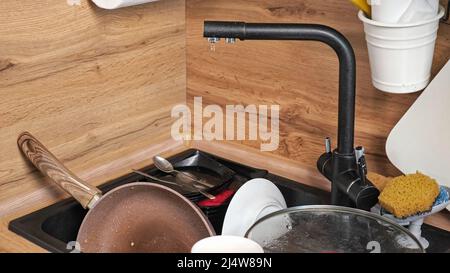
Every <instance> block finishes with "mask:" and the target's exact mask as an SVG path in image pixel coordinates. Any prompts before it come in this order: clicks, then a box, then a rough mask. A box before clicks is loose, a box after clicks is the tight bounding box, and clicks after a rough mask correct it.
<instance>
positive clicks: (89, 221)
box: [17, 132, 215, 253]
mask: <svg viewBox="0 0 450 273" xmlns="http://www.w3.org/2000/svg"><path fill="white" fill-rule="evenodd" d="M17 143H18V146H19V148H20V149H21V150H22V152H23V154H24V155H25V156H26V158H27V159H28V160H30V161H31V162H32V163H33V165H34V166H35V167H36V168H37V169H38V170H39V171H40V172H41V173H42V174H44V175H45V176H47V177H48V178H49V179H50V180H51V181H53V182H54V183H56V184H57V185H58V186H59V187H61V188H62V189H63V190H65V191H66V192H67V193H69V194H71V195H72V196H73V197H74V198H75V199H76V200H77V201H78V202H79V203H80V204H81V205H82V206H83V208H85V209H89V212H88V213H87V215H86V216H85V218H84V220H83V222H82V224H81V227H80V228H79V231H78V236H77V242H78V243H79V244H80V247H81V249H80V250H81V251H82V252H185V253H189V252H190V251H191V248H192V246H193V245H194V244H195V243H196V242H197V241H199V240H201V239H203V238H206V237H209V236H213V235H215V232H214V230H213V228H212V226H211V224H210V222H209V220H208V218H206V216H205V215H204V214H203V213H202V211H201V210H200V209H199V208H198V207H197V206H196V205H194V204H193V203H192V202H190V201H189V200H188V199H187V198H185V197H184V196H183V195H181V194H180V193H178V192H176V191H174V190H172V189H170V188H167V187H165V186H162V185H158V184H155V183H148V182H136V183H129V184H125V185H123V186H119V187H117V188H114V189H112V190H111V191H109V192H108V193H106V194H104V195H103V194H102V192H101V191H100V190H99V189H97V188H96V187H94V186H92V185H90V184H88V183H87V182H85V181H83V180H82V179H80V178H79V177H77V176H76V175H75V174H73V173H72V172H71V171H70V170H68V169H67V168H66V167H65V166H64V165H63V164H62V163H61V162H60V161H59V160H58V159H57V158H56V157H55V156H54V155H53V154H52V153H51V152H49V151H48V150H47V148H46V147H45V146H44V145H43V144H41V143H40V142H39V141H38V140H37V139H36V138H34V137H33V136H32V135H31V134H30V133H26V132H25V133H22V134H21V135H20V136H19V138H18V141H17Z"/></svg>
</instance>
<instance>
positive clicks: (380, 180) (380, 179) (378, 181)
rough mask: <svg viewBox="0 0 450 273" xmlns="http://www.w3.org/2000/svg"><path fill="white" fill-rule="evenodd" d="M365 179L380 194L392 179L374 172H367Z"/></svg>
mask: <svg viewBox="0 0 450 273" xmlns="http://www.w3.org/2000/svg"><path fill="white" fill-rule="evenodd" d="M367 178H368V179H369V181H370V182H372V184H373V185H374V186H375V188H377V189H378V190H379V191H380V192H382V191H383V190H384V187H386V184H387V183H388V182H389V181H391V180H392V179H393V178H392V177H386V176H383V175H381V174H378V173H374V172H368V173H367Z"/></svg>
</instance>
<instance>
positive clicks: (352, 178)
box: [203, 21, 379, 210]
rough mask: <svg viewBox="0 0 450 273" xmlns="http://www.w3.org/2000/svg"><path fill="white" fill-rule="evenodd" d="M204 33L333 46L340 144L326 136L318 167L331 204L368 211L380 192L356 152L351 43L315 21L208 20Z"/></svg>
mask: <svg viewBox="0 0 450 273" xmlns="http://www.w3.org/2000/svg"><path fill="white" fill-rule="evenodd" d="M203 36H204V37H206V38H208V41H210V42H211V43H216V42H218V41H219V40H220V39H221V38H225V41H227V42H234V41H235V40H236V39H240V40H310V41H320V42H323V43H325V44H327V45H329V46H330V47H332V48H333V49H334V51H335V52H336V54H337V56H338V58H339V113H338V145H337V149H335V150H334V151H332V149H331V142H330V140H329V139H327V141H326V145H325V146H326V152H325V153H324V154H323V155H322V156H320V158H319V160H318V162H317V167H318V169H319V171H320V172H321V173H322V174H323V175H324V176H325V177H327V178H328V179H329V180H330V181H331V182H332V186H331V203H332V204H335V205H342V206H354V207H358V208H362V209H366V210H369V209H370V208H371V207H372V206H373V205H375V204H376V203H377V202H378V195H379V191H378V190H377V189H376V188H375V187H374V186H373V185H372V184H371V183H366V178H365V176H366V171H365V170H366V167H365V159H364V153H363V152H362V153H361V152H360V153H359V158H358V159H357V158H356V156H355V152H354V146H353V144H354V133H355V128H354V127H355V93H356V90H355V86H356V61H355V53H354V51H353V48H352V46H351V45H350V43H349V41H348V40H347V39H346V38H345V37H344V36H343V35H342V34H341V33H339V32H338V31H336V30H335V29H333V28H330V27H327V26H323V25H315V24H266V23H262V24H261V23H256V24H255V23H244V22H223V21H205V28H204V33H203ZM369 182H370V181H369Z"/></svg>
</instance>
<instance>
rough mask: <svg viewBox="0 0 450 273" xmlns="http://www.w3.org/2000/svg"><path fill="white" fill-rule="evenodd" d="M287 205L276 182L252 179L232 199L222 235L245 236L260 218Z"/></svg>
mask: <svg viewBox="0 0 450 273" xmlns="http://www.w3.org/2000/svg"><path fill="white" fill-rule="evenodd" d="M286 207H287V206H286V201H285V200H284V197H283V195H282V194H281V192H280V190H279V189H278V188H277V186H275V184H273V183H272V182H270V181H269V180H267V179H263V178H256V179H252V180H250V181H248V182H247V183H245V184H244V185H243V186H242V187H241V188H240V189H239V190H238V191H237V192H236V193H235V194H234V197H233V199H231V202H230V205H229V207H228V210H227V213H226V214H225V220H224V222H223V227H222V235H234V236H242V237H244V236H245V233H246V232H247V230H248V229H249V228H250V227H251V226H252V225H253V224H254V223H255V222H256V221H257V220H258V219H260V218H262V217H264V216H266V215H268V214H270V213H272V212H275V211H278V210H282V209H285V208H286Z"/></svg>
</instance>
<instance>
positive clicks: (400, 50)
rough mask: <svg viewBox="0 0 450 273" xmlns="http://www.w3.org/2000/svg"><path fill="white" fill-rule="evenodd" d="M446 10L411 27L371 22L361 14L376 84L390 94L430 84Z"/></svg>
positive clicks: (410, 91) (409, 25)
mask: <svg viewBox="0 0 450 273" xmlns="http://www.w3.org/2000/svg"><path fill="white" fill-rule="evenodd" d="M444 13H445V10H444V8H443V7H440V9H439V14H438V15H437V16H436V17H434V18H431V19H428V20H424V21H422V22H417V23H410V24H392V23H382V22H378V21H373V20H371V19H368V18H367V17H366V16H365V15H364V13H363V12H362V11H360V12H359V14H358V17H359V19H360V20H361V21H362V22H363V23H364V31H365V33H366V41H367V48H368V50H369V60H370V68H371V72H372V82H373V85H374V86H375V87H376V88H377V89H379V90H382V91H385V92H389V93H412V92H416V91H420V90H422V89H424V88H425V87H426V86H427V85H428V83H429V82H430V77H431V65H432V62H433V55H434V47H435V43H436V37H437V31H438V28H439V20H440V18H442V17H443V16H444Z"/></svg>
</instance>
